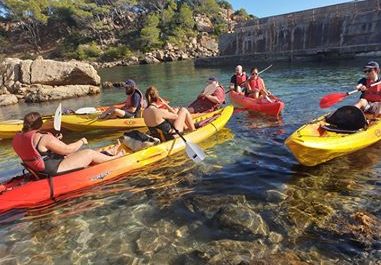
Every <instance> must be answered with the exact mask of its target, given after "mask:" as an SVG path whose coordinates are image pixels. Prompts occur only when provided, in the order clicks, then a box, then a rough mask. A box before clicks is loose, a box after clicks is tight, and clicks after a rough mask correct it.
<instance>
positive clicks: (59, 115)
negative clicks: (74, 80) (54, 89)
mask: <svg viewBox="0 0 381 265" xmlns="http://www.w3.org/2000/svg"><path fill="white" fill-rule="evenodd" d="M61 119H62V105H61V103H60V104H59V105H58V107H57V109H56V112H55V113H54V123H53V125H54V130H56V131H58V132H59V131H61Z"/></svg>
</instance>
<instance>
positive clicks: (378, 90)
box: [363, 79, 381, 102]
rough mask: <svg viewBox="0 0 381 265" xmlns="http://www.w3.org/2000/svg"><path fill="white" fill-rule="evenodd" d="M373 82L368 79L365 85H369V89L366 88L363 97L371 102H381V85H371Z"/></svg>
mask: <svg viewBox="0 0 381 265" xmlns="http://www.w3.org/2000/svg"><path fill="white" fill-rule="evenodd" d="M376 82H378V81H376ZM372 83H375V82H373V81H372V80H370V79H367V80H366V84H365V86H366V87H367V90H365V92H364V94H363V98H365V99H366V100H368V101H369V102H381V85H376V86H370V85H371V84H372Z"/></svg>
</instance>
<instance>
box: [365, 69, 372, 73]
mask: <svg viewBox="0 0 381 265" xmlns="http://www.w3.org/2000/svg"><path fill="white" fill-rule="evenodd" d="M370 72H372V70H371V69H369V70H364V73H365V74H367V73H370Z"/></svg>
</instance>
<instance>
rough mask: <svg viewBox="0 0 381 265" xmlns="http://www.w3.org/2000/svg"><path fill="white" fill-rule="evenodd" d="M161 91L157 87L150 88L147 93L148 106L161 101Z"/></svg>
mask: <svg viewBox="0 0 381 265" xmlns="http://www.w3.org/2000/svg"><path fill="white" fill-rule="evenodd" d="M159 97H160V96H159V90H157V88H156V87H154V86H150V87H148V89H147V91H146V99H147V103H148V105H149V104H151V103H153V102H156V101H158V100H159Z"/></svg>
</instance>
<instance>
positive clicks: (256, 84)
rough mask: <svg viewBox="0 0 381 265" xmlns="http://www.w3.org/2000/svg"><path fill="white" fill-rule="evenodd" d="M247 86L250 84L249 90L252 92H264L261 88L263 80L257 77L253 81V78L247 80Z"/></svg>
mask: <svg viewBox="0 0 381 265" xmlns="http://www.w3.org/2000/svg"><path fill="white" fill-rule="evenodd" d="M249 84H250V88H251V89H252V90H257V91H262V90H264V87H263V80H262V78H260V77H259V76H258V78H256V79H254V78H250V79H249Z"/></svg>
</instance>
